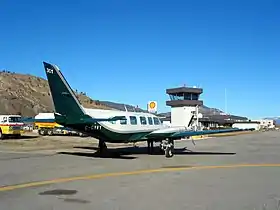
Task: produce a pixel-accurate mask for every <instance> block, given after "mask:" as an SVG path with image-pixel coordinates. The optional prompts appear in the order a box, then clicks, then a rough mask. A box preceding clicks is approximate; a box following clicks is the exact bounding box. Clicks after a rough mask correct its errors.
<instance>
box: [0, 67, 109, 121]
mask: <svg viewBox="0 0 280 210" xmlns="http://www.w3.org/2000/svg"><path fill="white" fill-rule="evenodd" d="M77 96H78V99H79V101H80V102H81V103H82V105H83V106H84V107H86V108H99V109H111V108H109V107H107V106H105V105H101V104H99V102H98V101H94V100H92V99H91V98H89V97H87V96H86V95H85V93H77ZM53 110H54V109H53V104H52V100H51V96H50V89H49V85H48V83H47V81H46V80H45V79H43V78H40V77H35V76H32V75H25V74H17V73H11V72H6V71H2V72H0V114H17V113H21V115H22V116H29V117H33V116H35V115H36V114H38V113H39V112H53Z"/></svg>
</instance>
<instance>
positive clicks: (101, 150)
mask: <svg viewBox="0 0 280 210" xmlns="http://www.w3.org/2000/svg"><path fill="white" fill-rule="evenodd" d="M106 150H107V145H106V143H105V141H103V140H99V143H98V151H99V153H100V154H101V153H104V152H105V151H106Z"/></svg>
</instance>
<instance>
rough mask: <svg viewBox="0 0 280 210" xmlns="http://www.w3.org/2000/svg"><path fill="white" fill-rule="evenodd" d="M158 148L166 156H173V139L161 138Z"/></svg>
mask: <svg viewBox="0 0 280 210" xmlns="http://www.w3.org/2000/svg"><path fill="white" fill-rule="evenodd" d="M160 150H161V151H163V153H164V154H165V157H166V158H170V157H173V155H174V141H173V140H168V139H167V140H163V141H162V142H161V143H160Z"/></svg>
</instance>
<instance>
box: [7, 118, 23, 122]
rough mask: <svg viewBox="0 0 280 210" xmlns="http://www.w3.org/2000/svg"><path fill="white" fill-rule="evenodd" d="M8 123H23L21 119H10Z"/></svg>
mask: <svg viewBox="0 0 280 210" xmlns="http://www.w3.org/2000/svg"><path fill="white" fill-rule="evenodd" d="M8 121H9V122H12V123H18V122H22V120H21V117H9V119H8Z"/></svg>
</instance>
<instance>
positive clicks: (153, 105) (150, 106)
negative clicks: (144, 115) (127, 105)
mask: <svg viewBox="0 0 280 210" xmlns="http://www.w3.org/2000/svg"><path fill="white" fill-rule="evenodd" d="M148 111H149V112H156V111H157V102H156V101H149V103H148Z"/></svg>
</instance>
